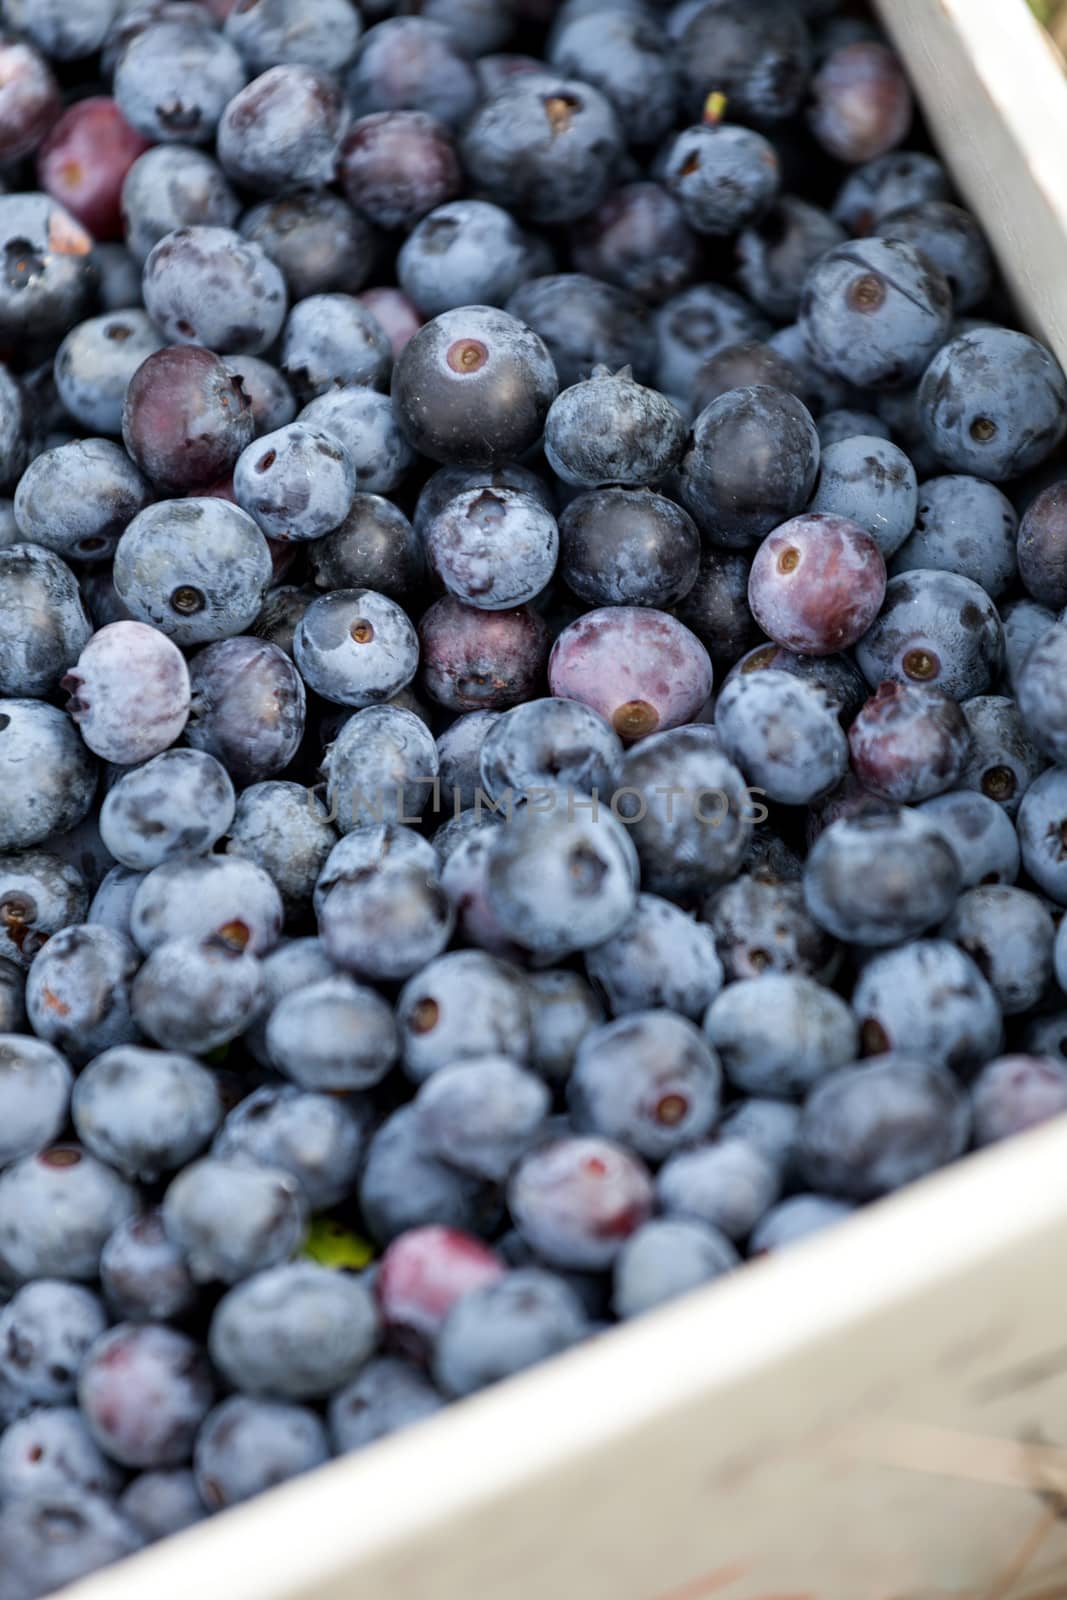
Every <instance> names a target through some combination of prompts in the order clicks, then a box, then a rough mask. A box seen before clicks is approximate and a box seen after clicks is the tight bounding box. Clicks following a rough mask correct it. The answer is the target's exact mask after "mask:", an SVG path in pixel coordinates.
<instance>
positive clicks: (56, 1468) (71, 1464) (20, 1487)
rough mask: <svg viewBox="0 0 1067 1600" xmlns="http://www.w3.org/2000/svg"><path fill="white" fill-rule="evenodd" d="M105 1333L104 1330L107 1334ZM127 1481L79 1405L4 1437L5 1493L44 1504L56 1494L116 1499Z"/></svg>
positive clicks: (48, 1411) (36, 1418)
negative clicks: (102, 1447) (98, 1441)
mask: <svg viewBox="0 0 1067 1600" xmlns="http://www.w3.org/2000/svg"><path fill="white" fill-rule="evenodd" d="M101 1331H102V1330H101ZM121 1482H122V1475H121V1473H120V1472H119V1470H118V1468H117V1467H116V1466H115V1465H114V1464H113V1463H112V1462H110V1461H108V1460H107V1459H106V1457H105V1456H104V1455H102V1453H101V1451H100V1449H99V1447H98V1446H97V1445H96V1443H95V1442H94V1440H93V1438H92V1435H91V1434H90V1432H89V1429H88V1428H87V1427H86V1425H85V1423H84V1422H83V1420H82V1418H81V1416H80V1414H79V1412H78V1410H77V1408H76V1407H75V1406H49V1407H41V1408H40V1409H38V1410H34V1411H31V1412H30V1414H29V1415H28V1416H25V1417H20V1418H18V1419H17V1420H16V1421H15V1422H12V1423H11V1424H10V1425H9V1426H8V1427H7V1428H6V1429H5V1430H4V1433H3V1435H2V1436H0V1492H2V1493H3V1495H4V1498H5V1499H10V1500H15V1501H21V1502H22V1503H23V1504H25V1503H26V1502H27V1501H28V1502H31V1503H32V1502H34V1501H40V1500H42V1499H44V1498H46V1497H47V1496H49V1495H54V1494H60V1495H61V1494H76V1495H80V1494H83V1493H88V1494H94V1495H97V1494H98V1495H102V1496H104V1497H106V1498H110V1497H111V1496H112V1495H114V1494H115V1493H116V1492H117V1491H118V1488H119V1486H120V1484H121Z"/></svg>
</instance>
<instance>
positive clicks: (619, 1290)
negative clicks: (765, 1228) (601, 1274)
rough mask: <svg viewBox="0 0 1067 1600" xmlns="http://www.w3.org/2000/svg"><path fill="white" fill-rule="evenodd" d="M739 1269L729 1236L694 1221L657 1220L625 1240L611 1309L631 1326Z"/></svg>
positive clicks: (687, 1219) (735, 1252)
mask: <svg viewBox="0 0 1067 1600" xmlns="http://www.w3.org/2000/svg"><path fill="white" fill-rule="evenodd" d="M739 1265H740V1257H739V1256H738V1254H737V1251H736V1250H735V1249H734V1247H733V1245H732V1244H731V1243H730V1241H729V1239H728V1238H727V1237H726V1236H725V1234H723V1233H721V1232H720V1231H719V1230H718V1229H717V1228H715V1227H712V1226H710V1225H709V1224H708V1223H705V1222H701V1221H698V1220H696V1219H695V1218H690V1217H658V1218H653V1220H652V1221H651V1222H646V1223H645V1224H644V1226H643V1227H641V1228H638V1230H637V1232H636V1233H635V1234H634V1235H633V1236H632V1237H631V1238H630V1239H628V1240H627V1241H626V1243H625V1245H624V1246H623V1248H622V1249H621V1250H620V1252H619V1254H618V1257H617V1258H616V1261H615V1266H614V1269H613V1280H614V1292H613V1295H612V1305H613V1306H614V1309H615V1315H616V1316H617V1317H619V1318H621V1319H622V1320H623V1321H626V1320H627V1319H628V1318H630V1317H639V1316H643V1315H644V1313H645V1312H646V1311H651V1310H653V1309H654V1308H655V1307H656V1306H661V1305H665V1304H666V1303H667V1302H668V1301H669V1300H674V1299H676V1298H677V1297H678V1296H679V1295H683V1294H688V1293H690V1291H692V1290H693V1289H699V1288H700V1287H701V1286H702V1285H703V1284H705V1283H710V1282H711V1281H712V1279H713V1278H718V1277H721V1276H722V1274H723V1273H726V1272H732V1271H733V1269H734V1268H735V1267H737V1266H739Z"/></svg>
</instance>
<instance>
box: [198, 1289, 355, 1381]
mask: <svg viewBox="0 0 1067 1600" xmlns="http://www.w3.org/2000/svg"><path fill="white" fill-rule="evenodd" d="M309 1328H313V1329H314V1330H315V1332H314V1336H313V1337H311V1338H309V1337H308V1329H309ZM377 1336H378V1329H377V1322H376V1318H375V1313H374V1304H373V1301H372V1300H371V1296H370V1291H369V1290H368V1289H367V1288H366V1287H365V1285H364V1284H362V1283H360V1282H359V1281H358V1279H356V1278H352V1277H350V1276H348V1275H347V1274H345V1273H341V1272H330V1271H328V1270H327V1269H326V1268H325V1267H319V1266H315V1265H314V1264H312V1263H311V1262H292V1263H290V1264H288V1265H286V1266H281V1267H274V1268H273V1269H271V1270H268V1271H266V1272H259V1273H256V1275H255V1276H254V1277H252V1278H249V1279H248V1280H247V1281H246V1282H244V1283H240V1284H238V1285H237V1286H236V1287H235V1288H233V1289H231V1290H230V1291H229V1293H228V1294H226V1295H224V1296H223V1298H222V1300H221V1301H220V1302H219V1305H218V1307H217V1309H216V1311H215V1315H214V1317H213V1319H212V1323H211V1333H210V1337H209V1345H210V1350H211V1356H212V1359H213V1361H214V1363H215V1365H216V1366H217V1367H218V1369H219V1370H220V1372H221V1373H222V1375H223V1377H224V1378H226V1380H227V1381H228V1382H229V1383H231V1384H233V1386H234V1388H236V1389H239V1390H240V1391H241V1392H242V1393H245V1394H267V1395H272V1394H273V1395H278V1396H280V1397H281V1398H283V1399H287V1400H306V1399H317V1398H319V1397H322V1396H325V1395H328V1394H332V1393H334V1392H335V1391H336V1390H338V1389H340V1388H341V1387H342V1386H343V1385H345V1384H348V1383H351V1382H352V1381H353V1380H354V1379H355V1378H356V1377H357V1375H358V1374H359V1372H360V1370H361V1369H362V1367H363V1366H364V1365H365V1363H366V1362H367V1360H368V1359H369V1358H370V1356H371V1355H372V1354H373V1353H374V1347H375V1344H376V1343H377Z"/></svg>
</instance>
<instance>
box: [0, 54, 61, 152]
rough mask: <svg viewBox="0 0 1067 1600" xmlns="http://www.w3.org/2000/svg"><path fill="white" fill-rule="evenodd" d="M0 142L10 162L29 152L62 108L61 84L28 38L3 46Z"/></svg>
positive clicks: (1, 59) (0, 64) (0, 57)
mask: <svg viewBox="0 0 1067 1600" xmlns="http://www.w3.org/2000/svg"><path fill="white" fill-rule="evenodd" d="M0 67H2V75H3V89H2V92H0V144H2V146H3V150H4V157H5V160H7V161H18V160H20V159H21V158H22V157H23V156H28V155H30V154H31V153H32V152H33V151H34V150H35V149H36V148H37V146H38V145H39V144H40V143H41V142H42V140H43V139H44V137H45V135H46V134H47V133H48V131H49V129H50V128H51V127H52V125H53V124H54V123H55V122H56V120H57V119H58V117H59V115H60V112H61V111H62V109H63V101H62V97H61V95H60V90H59V85H58V83H57V82H56V79H55V77H54V75H53V73H52V69H51V67H50V66H49V64H48V62H47V61H46V60H45V58H44V56H43V55H42V54H41V52H40V51H39V50H37V49H35V48H34V46H33V45H32V44H31V43H30V42H29V40H24V39H18V38H6V39H5V40H4V41H3V44H2V45H0Z"/></svg>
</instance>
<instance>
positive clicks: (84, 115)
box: [37, 95, 149, 239]
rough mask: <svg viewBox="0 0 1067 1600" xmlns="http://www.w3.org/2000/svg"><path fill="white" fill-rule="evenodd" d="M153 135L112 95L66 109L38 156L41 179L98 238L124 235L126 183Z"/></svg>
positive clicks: (84, 101)
mask: <svg viewBox="0 0 1067 1600" xmlns="http://www.w3.org/2000/svg"><path fill="white" fill-rule="evenodd" d="M148 148H149V143H148V140H147V139H142V137H141V135H140V134H139V133H137V132H136V131H135V130H134V129H133V128H131V127H130V125H129V123H128V122H127V121H126V118H125V117H124V116H123V115H122V112H121V111H120V110H119V108H118V106H117V105H116V103H115V101H114V100H112V99H110V98H109V97H108V96H107V95H95V96H94V97H93V98H92V99H90V100H78V101H77V102H76V103H75V104H74V105H72V106H71V107H70V108H69V109H68V110H67V111H65V112H64V113H63V115H62V116H61V117H60V119H59V121H58V122H57V123H56V125H55V127H54V128H53V129H52V131H51V133H50V134H49V135H48V138H47V139H46V140H45V142H44V144H43V145H42V146H41V148H40V151H39V152H38V156H37V179H38V182H39V183H40V185H41V188H42V189H44V190H45V191H46V192H47V193H48V194H50V195H51V196H52V198H53V199H54V200H58V201H59V202H60V204H61V205H64V206H66V208H67V210H68V211H69V212H70V213H71V215H72V216H74V217H77V219H78V221H79V222H82V223H84V224H85V226H86V227H87V228H88V230H89V232H90V233H91V234H92V235H93V237H94V238H96V239H121V238H122V232H123V229H122V211H121V199H122V185H123V181H124V180H125V177H126V174H127V172H129V170H130V168H131V167H132V166H133V164H134V162H135V161H136V160H137V157H138V156H140V155H143V154H144V152H145V151H146V150H147V149H148Z"/></svg>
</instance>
